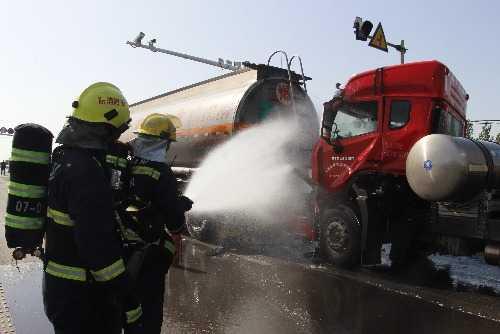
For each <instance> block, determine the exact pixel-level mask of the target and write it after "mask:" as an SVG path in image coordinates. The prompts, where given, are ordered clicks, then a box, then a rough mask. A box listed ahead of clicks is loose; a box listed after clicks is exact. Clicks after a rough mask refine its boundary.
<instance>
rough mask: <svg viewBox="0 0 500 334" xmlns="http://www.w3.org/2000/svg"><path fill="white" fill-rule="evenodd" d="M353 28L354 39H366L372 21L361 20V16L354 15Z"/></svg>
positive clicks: (370, 29) (371, 26)
mask: <svg viewBox="0 0 500 334" xmlns="http://www.w3.org/2000/svg"><path fill="white" fill-rule="evenodd" d="M353 28H354V34H355V35H356V39H357V40H359V41H366V40H367V39H368V36H369V35H370V32H371V31H372V28H373V23H371V22H370V21H363V19H362V18H361V17H359V16H356V18H355V19H354V26H353Z"/></svg>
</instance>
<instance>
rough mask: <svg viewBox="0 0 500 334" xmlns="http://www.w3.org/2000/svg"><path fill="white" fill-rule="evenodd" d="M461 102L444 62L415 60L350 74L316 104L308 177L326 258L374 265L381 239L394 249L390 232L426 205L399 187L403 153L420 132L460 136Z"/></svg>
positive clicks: (462, 97)
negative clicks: (316, 134)
mask: <svg viewBox="0 0 500 334" xmlns="http://www.w3.org/2000/svg"><path fill="white" fill-rule="evenodd" d="M467 100H468V95H467V94H466V92H465V90H464V89H463V87H462V85H461V84H460V82H459V81H458V80H457V79H456V77H455V76H454V75H453V73H452V72H451V71H450V70H449V69H448V68H447V67H446V66H445V65H444V64H442V63H440V62H438V61H422V62H415V63H408V64H402V65H395V66H388V67H383V68H378V69H375V70H370V71H366V72H363V73H360V74H357V75H354V76H353V77H352V78H351V79H349V81H348V82H347V84H346V85H345V87H344V88H343V89H339V90H338V92H337V93H336V95H335V96H334V98H333V99H332V100H330V101H328V102H326V103H324V114H323V120H322V128H321V137H320V139H319V141H318V142H317V143H316V145H315V147H314V149H313V155H312V178H313V181H314V182H315V184H316V185H317V187H316V189H317V190H316V194H315V205H316V210H315V211H316V214H317V218H318V219H316V221H318V222H319V223H318V224H319V226H317V233H318V234H319V239H320V244H321V251H322V252H323V253H324V254H325V255H326V256H327V257H328V258H329V259H330V260H331V261H333V262H334V263H336V264H339V265H343V266H350V265H353V264H357V263H359V262H360V261H361V262H363V263H377V262H379V261H380V256H379V254H380V246H381V244H382V242H384V241H389V242H391V239H392V241H393V248H394V249H396V250H397V249H398V248H399V246H398V244H397V242H394V239H398V240H402V239H405V238H406V237H405V236H401V235H399V234H398V230H403V234H404V230H405V229H410V230H413V229H414V228H415V227H414V226H409V225H412V223H411V222H410V223H408V221H409V220H412V219H414V218H412V217H411V215H415V214H417V215H418V211H421V209H422V208H421V207H426V205H425V203H421V201H420V200H419V199H417V198H414V196H413V195H414V194H413V193H412V192H411V190H410V189H409V188H408V185H407V182H406V178H405V162H406V157H407V155H408V152H409V150H410V148H411V147H412V146H413V144H414V143H415V142H416V141H417V140H419V139H420V138H422V137H423V136H426V135H428V134H432V133H443V134H449V135H452V136H463V135H464V133H465V128H466V105H467ZM412 201H414V202H415V203H414V205H413V204H410V205H408V203H409V202H412ZM401 247H402V248H407V247H408V245H406V246H401ZM395 259H396V257H395V258H394V259H393V260H394V261H397V260H395Z"/></svg>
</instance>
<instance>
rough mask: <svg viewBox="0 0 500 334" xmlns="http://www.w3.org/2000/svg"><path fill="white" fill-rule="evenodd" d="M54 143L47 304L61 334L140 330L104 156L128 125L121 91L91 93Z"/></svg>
mask: <svg viewBox="0 0 500 334" xmlns="http://www.w3.org/2000/svg"><path fill="white" fill-rule="evenodd" d="M73 108H74V109H73V112H72V114H71V115H70V116H69V117H68V121H67V124H66V125H65V126H64V128H63V129H62V131H61V132H60V133H59V136H58V137H57V140H56V142H57V143H59V144H61V145H60V146H58V147H57V148H56V149H55V150H54V152H53V154H52V161H51V173H50V178H49V184H48V199H47V201H48V208H47V220H46V228H45V229H46V232H45V233H46V239H45V240H46V245H45V246H46V257H45V265H44V284H43V297H44V304H45V312H46V314H47V317H48V318H49V320H50V321H51V322H52V324H53V326H54V329H55V332H56V333H71V334H75V333H77V334H78V333H82V334H83V333H107V334H109V333H116V334H118V333H121V328H122V325H123V322H124V321H125V323H126V324H127V327H128V330H129V332H133V331H134V330H135V331H140V330H141V327H142V322H141V314H142V309H141V306H140V304H139V302H138V300H137V298H135V297H133V296H132V294H131V291H132V290H131V288H130V287H131V283H130V279H129V276H128V273H127V272H126V268H125V261H124V258H122V254H123V250H122V244H121V241H120V239H119V235H118V233H117V226H116V224H117V223H116V221H115V219H114V211H113V205H112V191H111V186H110V180H109V178H108V173H107V171H106V170H105V169H104V167H103V166H104V156H105V153H106V150H107V149H108V146H109V144H110V143H112V142H114V141H115V140H116V139H117V138H118V137H119V136H120V134H121V133H122V132H123V131H125V130H126V129H127V127H128V123H129V121H130V111H129V107H128V103H127V100H126V99H125V97H124V96H123V94H122V92H121V91H120V89H118V88H117V87H116V86H114V85H112V84H110V83H106V82H98V83H95V84H93V85H91V86H89V87H88V88H86V89H85V90H84V91H83V92H82V93H81V95H80V97H79V98H78V100H77V101H75V102H73Z"/></svg>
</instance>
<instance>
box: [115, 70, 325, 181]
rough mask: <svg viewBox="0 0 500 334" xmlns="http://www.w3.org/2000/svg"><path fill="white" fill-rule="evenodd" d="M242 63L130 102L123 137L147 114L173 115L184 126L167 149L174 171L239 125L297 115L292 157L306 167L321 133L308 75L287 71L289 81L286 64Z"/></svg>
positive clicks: (195, 163) (194, 163) (194, 162)
mask: <svg viewBox="0 0 500 334" xmlns="http://www.w3.org/2000/svg"><path fill="white" fill-rule="evenodd" d="M245 66H246V68H244V69H243V70H240V71H237V72H232V73H229V74H225V75H221V76H218V77H215V78H212V79H209V80H206V81H202V82H199V83H196V84H193V85H190V86H187V87H183V88H180V89H177V90H174V91H171V92H167V93H165V94H161V95H158V96H154V97H152V98H148V99H145V100H143V101H139V102H137V103H133V104H131V105H130V110H131V114H132V119H133V120H132V124H131V128H130V130H129V131H128V132H126V133H125V134H124V135H123V137H122V139H123V140H127V141H128V140H130V138H131V135H132V133H133V131H135V130H136V129H137V127H138V126H139V122H140V121H141V120H142V119H143V118H144V117H146V116H147V115H148V114H151V113H165V114H171V115H175V116H177V117H178V118H179V119H180V120H181V123H182V125H181V127H180V128H179V129H178V131H177V142H176V143H175V145H172V147H171V148H170V150H169V158H170V159H169V160H170V162H171V165H172V166H173V167H174V170H176V171H178V172H183V171H186V168H187V169H188V170H189V169H191V168H197V167H198V166H199V165H200V163H201V162H202V161H203V158H204V157H205V156H206V155H207V153H208V152H209V151H210V150H212V149H213V148H214V147H215V146H217V145H219V144H221V143H223V142H224V141H226V140H227V139H229V138H230V137H231V136H232V135H234V134H236V133H237V132H238V131H239V130H242V129H244V128H247V127H249V126H252V125H254V124H258V123H260V122H262V121H264V120H266V119H268V118H271V117H287V116H291V115H295V116H296V117H297V121H298V122H299V123H300V124H301V127H300V128H301V130H302V133H300V134H297V135H298V137H300V140H299V141H298V155H297V156H296V162H297V164H298V167H300V168H299V169H301V170H306V169H309V168H310V156H311V152H312V146H313V144H314V142H315V141H316V139H317V137H318V133H319V130H318V129H319V124H318V118H317V114H316V111H315V109H314V106H313V103H312V102H311V99H310V98H309V96H308V95H307V92H306V91H305V90H304V89H303V88H302V87H301V85H302V84H303V83H304V80H310V78H308V77H303V76H301V75H297V74H295V73H294V72H291V78H292V82H291V84H290V82H289V77H288V72H287V70H286V69H282V68H278V67H273V66H268V65H256V64H250V63H245ZM290 87H293V94H291V92H290ZM292 96H293V99H292ZM176 167H177V168H176ZM183 168H184V170H183ZM187 174H189V173H187Z"/></svg>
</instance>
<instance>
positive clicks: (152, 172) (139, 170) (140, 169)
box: [132, 166, 160, 180]
mask: <svg viewBox="0 0 500 334" xmlns="http://www.w3.org/2000/svg"><path fill="white" fill-rule="evenodd" d="M132 174H134V175H147V176H151V177H152V178H153V179H155V180H159V179H160V172H158V171H157V170H156V169H154V168H151V167H146V166H135V167H134V168H132Z"/></svg>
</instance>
